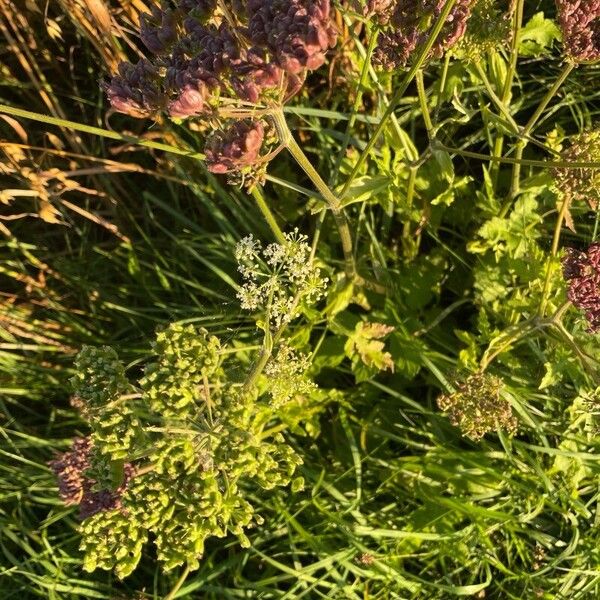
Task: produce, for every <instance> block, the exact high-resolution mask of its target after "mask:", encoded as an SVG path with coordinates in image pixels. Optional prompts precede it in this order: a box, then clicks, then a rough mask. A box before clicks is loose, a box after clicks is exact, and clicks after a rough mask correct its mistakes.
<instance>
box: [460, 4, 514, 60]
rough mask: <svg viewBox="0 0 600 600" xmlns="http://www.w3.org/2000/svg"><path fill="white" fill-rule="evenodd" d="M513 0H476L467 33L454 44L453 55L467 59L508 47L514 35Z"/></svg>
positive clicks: (479, 58) (479, 57) (483, 55)
mask: <svg viewBox="0 0 600 600" xmlns="http://www.w3.org/2000/svg"><path fill="white" fill-rule="evenodd" d="M513 4H514V3H513V2H507V0H475V1H474V3H473V5H472V10H471V17H470V18H469V23H468V28H467V30H466V32H465V34H464V35H463V36H462V37H461V38H460V39H459V40H458V42H457V43H456V44H455V45H454V46H453V47H452V49H451V52H452V54H453V55H454V56H456V57H457V58H459V59H461V60H465V61H468V62H475V61H478V60H482V59H484V58H485V57H486V56H487V55H488V53H489V52H492V51H498V50H499V49H501V48H503V47H505V46H506V45H507V44H508V43H509V42H510V39H511V36H512V25H511V12H512V8H513V7H514V6H513Z"/></svg>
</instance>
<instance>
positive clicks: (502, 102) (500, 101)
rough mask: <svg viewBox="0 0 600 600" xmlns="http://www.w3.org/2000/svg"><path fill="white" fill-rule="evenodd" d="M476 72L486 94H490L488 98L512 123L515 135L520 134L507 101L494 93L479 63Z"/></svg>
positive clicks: (476, 65) (476, 64)
mask: <svg viewBox="0 0 600 600" xmlns="http://www.w3.org/2000/svg"><path fill="white" fill-rule="evenodd" d="M475 70H476V71H477V74H478V75H479V77H480V79H481V81H483V85H484V87H485V89H486V92H487V93H488V96H489V97H490V99H491V101H492V102H493V103H494V105H495V106H496V108H497V109H498V110H499V111H500V112H501V113H502V116H503V117H504V118H505V119H506V120H507V121H508V122H509V123H510V125H511V127H512V128H513V129H514V131H515V133H518V132H519V126H518V125H517V122H516V121H515V120H514V119H513V117H512V115H511V114H510V111H509V110H508V108H506V100H503V99H501V98H498V95H497V94H496V92H495V91H494V88H493V87H492V84H491V83H490V80H489V79H488V77H487V75H486V74H485V71H484V70H483V69H482V68H481V65H479V64H478V63H475Z"/></svg>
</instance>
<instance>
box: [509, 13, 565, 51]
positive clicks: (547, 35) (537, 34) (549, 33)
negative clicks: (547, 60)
mask: <svg viewBox="0 0 600 600" xmlns="http://www.w3.org/2000/svg"><path fill="white" fill-rule="evenodd" d="M560 38H561V33H560V29H559V28H558V26H557V25H556V23H555V22H554V21H552V20H551V19H546V18H545V17H544V13H543V12H539V13H536V14H535V15H533V17H531V19H530V20H529V22H528V23H527V24H526V25H525V27H523V29H521V31H520V32H519V54H521V55H523V56H542V55H543V54H548V53H549V50H550V49H551V48H552V45H553V43H554V42H555V41H557V40H560Z"/></svg>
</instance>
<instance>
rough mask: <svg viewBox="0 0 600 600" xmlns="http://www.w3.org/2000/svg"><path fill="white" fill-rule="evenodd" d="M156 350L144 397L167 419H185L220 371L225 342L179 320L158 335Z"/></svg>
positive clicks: (144, 380) (143, 381)
mask: <svg viewBox="0 0 600 600" xmlns="http://www.w3.org/2000/svg"><path fill="white" fill-rule="evenodd" d="M153 349H154V352H155V353H156V354H157V355H158V359H157V360H156V362H153V363H151V364H149V365H148V366H147V367H146V371H145V375H144V378H143V379H142V380H141V381H140V386H141V388H142V389H143V390H144V400H145V402H146V403H147V404H148V405H149V406H150V408H151V409H152V410H153V411H155V412H158V413H160V414H161V415H162V416H163V417H164V418H171V419H185V418H187V417H188V416H189V415H190V414H191V412H193V410H194V405H195V402H196V400H197V399H198V397H199V395H200V396H202V393H200V394H199V390H203V389H204V387H205V386H206V385H207V384H208V382H209V381H211V380H214V379H215V376H216V375H217V372H218V371H219V368H220V363H221V359H220V355H219V352H220V350H221V344H220V342H219V340H218V338H216V337H215V336H209V335H208V332H207V331H206V330H205V329H201V330H199V331H198V330H196V328H195V327H194V326H193V325H182V324H180V323H176V324H173V325H171V326H170V327H168V328H167V329H165V330H163V331H161V332H159V333H158V334H157V336H156V342H155V343H154V344H153ZM204 391H206V390H204Z"/></svg>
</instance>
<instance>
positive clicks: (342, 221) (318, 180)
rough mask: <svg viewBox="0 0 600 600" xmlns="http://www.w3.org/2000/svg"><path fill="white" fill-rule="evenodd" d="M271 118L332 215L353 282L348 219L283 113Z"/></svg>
mask: <svg viewBox="0 0 600 600" xmlns="http://www.w3.org/2000/svg"><path fill="white" fill-rule="evenodd" d="M272 116H273V120H274V122H275V127H276V129H277V133H278V135H279V138H280V142H281V143H282V144H283V145H284V146H285V147H286V148H287V149H288V151H289V153H290V154H291V155H292V156H293V157H294V160H295V161H296V162H297V163H298V165H299V166H300V168H301V169H302V170H303V171H304V172H305V173H306V175H308V177H309V179H310V180H311V181H312V182H313V184H314V186H315V187H316V188H317V190H318V191H319V193H320V194H321V196H322V197H323V199H324V200H325V202H327V205H328V206H329V209H330V210H331V212H332V213H333V217H334V219H335V223H336V225H337V228H338V231H339V234H340V239H341V242H342V250H343V252H344V263H345V271H346V275H347V277H348V278H349V279H351V280H355V279H356V264H355V261H354V254H353V250H352V234H351V233H350V226H349V224H348V219H347V218H346V215H345V213H344V210H343V208H342V205H341V202H340V200H339V198H338V197H337V196H336V195H335V194H334V193H333V192H332V191H331V189H330V188H329V186H328V185H327V184H326V183H325V181H324V180H323V178H322V177H321V176H320V175H319V173H318V171H317V170H316V169H315V168H314V167H313V166H312V163H311V162H310V160H309V159H308V158H307V156H306V154H304V152H303V151H302V148H300V146H299V145H298V143H297V142H296V140H295V139H294V136H293V135H292V132H291V131H290V129H289V127H288V125H287V122H286V120H285V116H284V114H283V112H282V111H281V110H275V111H274V112H273V115H272Z"/></svg>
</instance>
